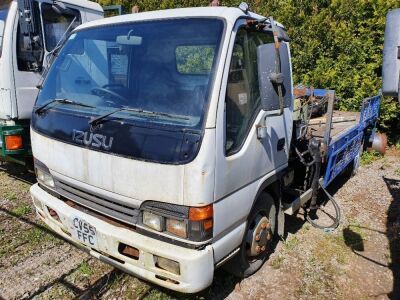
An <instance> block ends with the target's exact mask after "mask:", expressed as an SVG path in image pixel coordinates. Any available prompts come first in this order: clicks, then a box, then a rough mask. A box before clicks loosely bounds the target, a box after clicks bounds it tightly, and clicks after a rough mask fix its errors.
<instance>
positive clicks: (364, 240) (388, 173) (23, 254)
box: [0, 150, 400, 299]
mask: <svg viewBox="0 0 400 300" xmlns="http://www.w3.org/2000/svg"><path fill="white" fill-rule="evenodd" d="M363 161H364V165H363V166H362V167H361V168H360V170H359V172H358V174H357V175H356V176H355V177H353V178H351V179H349V180H347V178H344V177H342V178H341V179H340V180H339V182H335V183H334V185H333V186H332V187H331V189H330V192H331V193H333V194H334V196H335V198H336V199H337V201H338V203H339V204H340V206H341V208H342V221H341V224H340V226H339V228H338V229H336V230H335V231H334V232H324V231H322V230H319V229H315V228H313V227H312V226H310V225H309V224H308V223H306V222H304V220H303V218H302V215H301V213H299V214H298V215H297V216H293V217H288V218H287V234H286V238H285V239H284V240H282V241H281V242H279V244H278V246H277V248H276V250H275V252H274V253H273V254H272V255H271V257H270V260H269V261H268V262H267V263H266V264H265V265H264V266H263V267H262V268H261V270H260V271H258V272H257V273H256V274H255V275H253V276H251V277H250V278H247V279H245V280H242V281H239V280H238V279H236V278H234V277H232V276H231V275H229V274H227V273H226V272H224V271H223V270H217V271H216V273H215V278H214V282H213V285H212V286H211V287H210V288H209V289H207V290H205V291H203V292H201V293H199V294H197V295H191V296H188V295H183V294H179V293H174V292H171V291H168V290H165V289H162V288H159V287H157V286H154V285H152V284H150V283H147V282H144V281H141V280H139V279H136V278H135V277H133V276H129V275H126V274H124V273H122V272H120V271H118V270H116V269H114V268H112V267H110V266H108V265H106V264H104V263H101V262H100V261H98V260H96V259H94V258H91V257H89V256H88V255H87V254H85V253H83V252H82V251H80V250H78V249H76V248H75V247H73V246H71V245H70V244H68V243H66V242H65V241H63V240H62V239H60V238H59V237H57V236H56V235H54V234H53V233H52V232H51V231H49V230H48V228H47V227H46V226H44V224H43V223H41V222H39V220H38V219H37V218H36V216H35V212H34V209H33V206H32V204H31V201H30V198H29V193H28V190H29V186H30V185H31V184H32V182H34V176H32V175H31V174H28V173H26V172H25V171H24V170H23V169H21V168H19V167H16V166H15V165H11V164H4V165H2V166H1V167H0V299H31V298H34V299H73V298H79V299H171V298H177V299H224V298H227V299H400V151H396V150H390V151H389V153H388V154H387V155H386V157H384V158H378V157H370V156H368V157H365V159H364V160H363Z"/></svg>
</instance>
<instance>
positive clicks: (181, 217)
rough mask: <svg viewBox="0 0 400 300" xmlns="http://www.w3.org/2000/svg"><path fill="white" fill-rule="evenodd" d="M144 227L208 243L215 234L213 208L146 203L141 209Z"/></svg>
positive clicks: (209, 206)
mask: <svg viewBox="0 0 400 300" xmlns="http://www.w3.org/2000/svg"><path fill="white" fill-rule="evenodd" d="M141 209H142V211H143V213H142V216H143V218H142V223H143V225H145V226H147V227H149V228H151V229H154V230H157V231H160V232H165V233H168V234H171V235H174V236H177V237H181V238H185V239H189V240H191V241H195V242H201V241H206V240H209V239H211V238H212V234H213V206H212V205H207V206H203V207H188V206H182V205H174V204H169V203H161V202H155V201H146V202H145V203H143V205H142V207H141Z"/></svg>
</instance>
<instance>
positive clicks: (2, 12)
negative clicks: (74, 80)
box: [0, 0, 103, 164]
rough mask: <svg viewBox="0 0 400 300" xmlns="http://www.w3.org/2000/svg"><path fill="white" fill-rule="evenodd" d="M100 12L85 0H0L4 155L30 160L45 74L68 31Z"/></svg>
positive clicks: (0, 144) (0, 155) (0, 141)
mask: <svg viewBox="0 0 400 300" xmlns="http://www.w3.org/2000/svg"><path fill="white" fill-rule="evenodd" d="M102 16H103V10H102V8H101V7H100V5H98V4H97V3H94V2H91V1H86V0H63V1H48V0H19V1H17V0H14V1H12V0H0V160H7V161H13V162H19V163H22V164H25V163H26V160H31V155H32V153H31V147H30V137H29V121H30V118H31V115H32V108H33V105H34V103H35V99H36V96H37V94H38V88H37V85H38V83H39V81H40V79H41V74H42V72H43V70H44V69H46V68H47V67H48V65H49V63H50V62H51V60H52V59H51V56H52V55H54V54H55V53H56V52H57V51H58V47H59V46H60V44H61V43H62V41H63V39H64V37H65V36H67V35H68V32H69V31H71V30H73V29H74V28H75V27H77V26H78V25H80V24H82V23H84V22H88V21H92V20H95V19H98V18H102Z"/></svg>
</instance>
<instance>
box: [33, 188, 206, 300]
mask: <svg viewBox="0 0 400 300" xmlns="http://www.w3.org/2000/svg"><path fill="white" fill-rule="evenodd" d="M30 192H31V197H32V200H33V203H34V205H35V207H36V210H37V212H38V215H39V216H40V218H41V219H42V220H43V221H44V222H45V223H46V224H47V225H48V226H49V227H50V228H51V229H52V230H54V231H55V232H56V233H58V234H59V235H61V236H62V237H63V238H65V239H66V240H68V241H71V242H72V243H74V244H75V245H77V246H79V247H81V248H84V249H86V250H87V251H88V252H89V253H90V254H91V255H93V256H94V257H96V258H98V259H100V260H102V261H105V262H107V263H109V264H111V265H113V266H115V267H117V268H119V269H121V270H123V271H125V272H127V273H130V274H133V275H135V276H137V277H140V278H143V279H145V280H148V281H150V282H153V283H155V284H158V285H160V286H163V287H166V288H169V289H172V290H176V291H179V292H183V293H195V292H198V291H201V290H203V289H205V288H206V287H208V286H209V285H210V284H211V283H212V280H213V276H214V257H213V249H212V246H211V245H208V246H206V247H205V249H202V250H194V249H187V248H183V247H180V246H176V245H173V244H170V243H166V242H162V241H159V240H156V239H154V238H150V237H147V236H144V235H141V234H138V233H137V232H135V231H133V230H129V229H127V228H123V227H118V226H114V225H112V224H110V223H108V222H106V221H103V220H100V219H98V218H96V217H93V216H91V215H88V214H85V213H83V212H81V211H79V210H77V209H75V208H73V207H71V206H69V205H67V204H66V203H65V202H64V201H62V200H60V199H58V198H56V197H54V196H52V195H50V194H49V193H47V192H46V191H44V190H43V189H42V188H40V186H39V185H38V184H35V185H33V186H32V187H31V189H30ZM48 208H51V209H53V210H55V211H56V212H57V214H58V216H59V218H60V221H57V220H56V219H54V218H53V217H52V216H51V215H50V213H49V211H48ZM73 217H80V218H82V219H84V220H86V221H87V222H89V223H90V224H91V225H92V226H94V227H95V228H96V234H97V239H98V240H97V249H92V248H90V247H88V246H86V245H84V244H82V243H80V242H79V241H78V240H75V239H73V238H72V237H71V235H70V234H69V228H70V227H71V226H72V224H71V220H72V219H73ZM120 243H124V244H126V245H129V246H132V247H135V248H137V249H138V250H139V258H138V259H137V260H135V259H132V258H129V257H127V256H125V255H123V254H121V253H119V251H118V246H119V244H120ZM153 255H157V256H161V257H164V258H167V259H171V260H174V261H176V262H179V264H180V275H176V274H173V273H171V272H168V271H166V270H163V269H160V268H158V267H157V266H156V265H155V263H154V257H153ZM113 258H116V259H113Z"/></svg>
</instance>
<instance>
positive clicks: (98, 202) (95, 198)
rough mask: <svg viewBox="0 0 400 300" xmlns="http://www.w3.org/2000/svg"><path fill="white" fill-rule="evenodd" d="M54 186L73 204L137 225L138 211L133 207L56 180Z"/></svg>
mask: <svg viewBox="0 0 400 300" xmlns="http://www.w3.org/2000/svg"><path fill="white" fill-rule="evenodd" d="M55 185H56V190H57V192H58V193H59V194H60V195H61V196H63V197H65V198H67V199H69V200H72V201H73V202H76V203H78V204H80V205H83V206H85V207H87V208H89V209H92V210H94V211H97V212H99V213H103V214H105V215H107V216H109V217H112V218H115V219H117V220H120V221H123V222H125V223H128V224H131V225H135V224H136V223H137V220H138V217H139V212H140V211H139V209H137V208H136V207H134V206H133V205H131V206H130V205H129V204H128V203H125V202H122V201H119V200H117V199H110V198H108V197H107V198H105V197H104V196H100V195H96V194H94V193H93V192H89V191H85V190H83V189H82V188H78V187H76V186H73V185H71V184H70V183H66V182H63V181H61V180H58V179H57V180H55Z"/></svg>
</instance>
